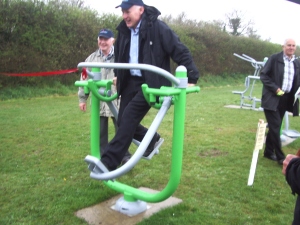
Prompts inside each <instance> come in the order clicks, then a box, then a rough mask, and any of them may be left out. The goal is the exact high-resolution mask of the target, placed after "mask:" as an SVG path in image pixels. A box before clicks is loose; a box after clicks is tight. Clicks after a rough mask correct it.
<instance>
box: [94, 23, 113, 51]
mask: <svg viewBox="0 0 300 225" xmlns="http://www.w3.org/2000/svg"><path fill="white" fill-rule="evenodd" d="M114 41H115V39H114V33H113V32H112V31H111V30H109V29H101V30H100V31H99V34H98V46H99V48H100V49H101V51H102V52H103V54H105V55H106V54H108V53H109V52H110V49H111V46H112V45H113V44H114Z"/></svg>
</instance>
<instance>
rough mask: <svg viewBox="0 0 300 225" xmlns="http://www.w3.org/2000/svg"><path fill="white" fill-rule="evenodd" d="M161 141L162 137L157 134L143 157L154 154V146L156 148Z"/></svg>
mask: <svg viewBox="0 0 300 225" xmlns="http://www.w3.org/2000/svg"><path fill="white" fill-rule="evenodd" d="M159 139H160V135H159V134H158V133H155V134H154V136H153V138H152V140H151V142H150V144H149V145H148V148H147V150H146V151H145V152H144V155H143V156H144V157H148V156H149V155H150V154H151V152H153V150H154V146H155V144H156V142H158V141H159Z"/></svg>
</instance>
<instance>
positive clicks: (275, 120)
mask: <svg viewBox="0 0 300 225" xmlns="http://www.w3.org/2000/svg"><path fill="white" fill-rule="evenodd" d="M290 97H291V94H284V95H283V96H281V97H280V100H279V104H278V107H277V110H276V111H272V110H266V109H264V113H265V117H266V119H267V122H268V127H269V130H268V133H267V138H266V147H265V152H264V154H267V155H271V154H273V153H275V154H276V156H277V159H278V160H281V159H284V158H285V154H284V153H283V151H282V149H281V139H280V129H281V125H282V121H283V117H284V115H285V112H286V111H287V102H288V99H289V98H290Z"/></svg>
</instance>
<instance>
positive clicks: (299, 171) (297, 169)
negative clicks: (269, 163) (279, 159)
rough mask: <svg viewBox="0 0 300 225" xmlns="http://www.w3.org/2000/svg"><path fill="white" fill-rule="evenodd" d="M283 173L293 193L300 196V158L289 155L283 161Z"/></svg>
mask: <svg viewBox="0 0 300 225" xmlns="http://www.w3.org/2000/svg"><path fill="white" fill-rule="evenodd" d="M282 173H283V174H285V178H286V181H287V183H288V184H289V185H290V187H291V189H292V193H293V194H295V193H297V194H298V195H300V158H299V157H298V156H295V155H290V154H289V155H287V156H286V158H285V160H284V161H283V169H282Z"/></svg>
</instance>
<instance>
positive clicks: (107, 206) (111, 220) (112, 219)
mask: <svg viewBox="0 0 300 225" xmlns="http://www.w3.org/2000/svg"><path fill="white" fill-rule="evenodd" d="M139 189H140V190H143V191H146V192H148V193H157V192H158V191H155V190H152V189H149V188H144V187H141V188H139ZM122 196H123V195H122V194H120V195H117V196H115V197H113V198H111V199H109V200H106V201H105V202H101V203H100V204H97V205H94V206H91V207H88V208H85V209H81V210H79V211H77V212H76V213H75V215H76V216H77V217H79V218H82V219H84V220H85V221H86V222H87V223H88V224H89V225H99V224H101V225H116V224H118V225H133V224H136V223H138V222H140V221H142V220H143V219H144V218H148V217H150V216H151V215H153V214H154V213H156V212H158V211H160V210H161V209H164V208H167V207H171V206H174V205H177V204H179V203H181V202H182V200H181V199H178V198H175V197H169V198H168V199H166V200H165V201H163V202H158V203H147V208H148V209H147V210H146V211H145V212H142V213H140V214H138V215H135V216H132V217H130V216H127V215H125V214H122V213H120V212H117V211H115V210H113V206H114V205H115V203H116V201H117V200H118V199H119V198H121V197H122Z"/></svg>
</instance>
